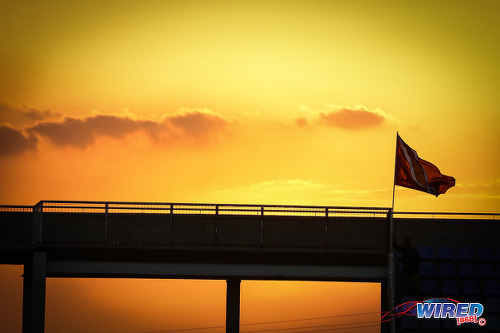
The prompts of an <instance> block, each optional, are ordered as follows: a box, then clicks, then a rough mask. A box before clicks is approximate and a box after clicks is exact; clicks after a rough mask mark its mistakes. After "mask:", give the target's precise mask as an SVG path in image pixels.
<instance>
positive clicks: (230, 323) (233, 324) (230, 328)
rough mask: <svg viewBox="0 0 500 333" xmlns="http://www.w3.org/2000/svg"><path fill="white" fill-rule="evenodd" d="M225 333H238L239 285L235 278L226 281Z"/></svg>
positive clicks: (238, 280)
mask: <svg viewBox="0 0 500 333" xmlns="http://www.w3.org/2000/svg"><path fill="white" fill-rule="evenodd" d="M226 282H227V293H226V333H239V332H240V284H241V280H240V279H236V278H230V279H227V281H226Z"/></svg>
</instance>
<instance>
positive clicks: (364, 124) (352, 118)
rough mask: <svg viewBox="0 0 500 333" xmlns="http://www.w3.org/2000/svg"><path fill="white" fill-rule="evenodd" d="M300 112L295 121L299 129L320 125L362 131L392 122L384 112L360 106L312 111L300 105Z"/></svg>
mask: <svg viewBox="0 0 500 333" xmlns="http://www.w3.org/2000/svg"><path fill="white" fill-rule="evenodd" d="M300 111H301V113H302V115H301V116H300V117H298V118H296V119H295V124H297V125H298V126H299V127H307V126H309V125H310V124H320V125H324V126H328V127H337V128H343V129H347V130H364V129H369V128H377V127H380V126H382V125H383V124H384V123H385V122H387V121H393V119H392V118H391V117H390V116H389V115H388V114H386V113H385V112H384V111H382V110H379V109H374V110H370V109H368V108H367V107H365V106H361V105H357V106H356V107H346V106H338V105H334V104H330V105H327V106H326V110H323V111H314V110H311V109H309V108H307V106H305V105H301V106H300Z"/></svg>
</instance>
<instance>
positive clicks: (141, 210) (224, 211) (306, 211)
mask: <svg viewBox="0 0 500 333" xmlns="http://www.w3.org/2000/svg"><path fill="white" fill-rule="evenodd" d="M36 207H38V209H40V211H42V212H47V213H48V212H50V213H63V212H64V213H127V214H183V215H184V214H190V215H251V216H255V215H265V216H299V217H300V216H311V217H312V216H317V217H325V216H338V217H342V216H343V217H367V218H369V217H386V216H387V214H388V213H389V209H388V208H380V207H335V206H291V205H249V204H202V203H199V204H198V203H160V202H116V201H112V202H101V201H46V200H44V201H40V202H39V203H38V204H37V205H36Z"/></svg>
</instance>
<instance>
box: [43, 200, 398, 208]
mask: <svg viewBox="0 0 500 333" xmlns="http://www.w3.org/2000/svg"><path fill="white" fill-rule="evenodd" d="M44 203H68V204H71V203H79V204H102V205H105V204H113V205H155V206H159V205H161V206H170V205H175V206H198V207H208V206H212V207H216V206H218V207H256V208H259V209H260V207H264V208H311V209H326V208H328V209H336V210H356V211H357V210H375V211H389V209H390V208H387V207H353V206H317V205H259V204H215V203H187V202H152V201H149V202H148V201H145V202H138V201H85V200H83V201H75V200H41V201H39V202H38V203H37V205H39V204H42V205H43V204H44Z"/></svg>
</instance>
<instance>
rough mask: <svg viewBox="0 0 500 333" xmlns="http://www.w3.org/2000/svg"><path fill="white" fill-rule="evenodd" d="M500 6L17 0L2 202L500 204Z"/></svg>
mask: <svg viewBox="0 0 500 333" xmlns="http://www.w3.org/2000/svg"><path fill="white" fill-rule="evenodd" d="M499 9H500V4H499V2H498V1H494V0H492V1H482V0H479V1H474V2H471V1H452V2H449V1H419V2H415V3H408V2H400V1H377V2H376V4H375V3H374V2H373V1H368V0H365V1H141V2H135V1H120V2H118V1H88V0H87V1H72V2H70V3H68V2H64V1H57V0H51V1H44V2H33V1H32V2H23V1H2V2H1V3H0V11H1V12H2V13H3V15H2V21H1V22H0V40H1V42H0V76H1V78H2V79H1V80H0V169H1V170H2V172H1V173H0V188H1V190H0V203H1V204H34V203H36V202H37V201H39V200H41V199H55V200H120V201H172V202H176V201H177V202H190V201H191V202H213V203H234V202H237V203H258V204H299V205H307V204H311V205H332V206H336V205H351V206H383V207H389V206H390V205H391V198H392V192H391V191H392V180H393V171H394V153H395V137H396V131H399V133H400V135H401V136H402V137H403V139H404V140H405V141H406V143H408V144H409V145H410V146H411V147H412V148H414V149H416V150H417V151H418V153H419V155H420V156H421V157H422V158H424V159H426V160H429V161H431V162H432V163H434V164H436V165H437V166H438V167H439V168H440V170H441V171H442V172H443V173H444V174H447V175H451V176H454V177H455V178H456V180H457V185H456V187H454V188H451V189H450V190H449V191H448V192H447V193H446V194H445V195H442V196H440V197H439V198H437V199H436V198H435V197H433V196H431V195H428V194H425V193H420V192H416V191H412V190H407V189H402V188H397V190H396V210H406V211H455V212H456V211H466V212H499V211H500V210H499V207H500V169H499V168H498V165H499V163H500V154H499V151H498V148H497V147H498V144H499V143H500V134H499V131H498V125H499V124H500V112H499V111H500V110H499V107H500V94H498V88H499V85H500V65H499V62H498V59H500V44H499V43H498V40H500V22H499V21H498V19H497V16H498V12H499Z"/></svg>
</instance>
